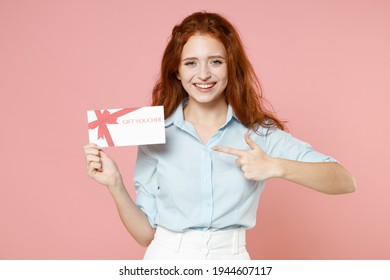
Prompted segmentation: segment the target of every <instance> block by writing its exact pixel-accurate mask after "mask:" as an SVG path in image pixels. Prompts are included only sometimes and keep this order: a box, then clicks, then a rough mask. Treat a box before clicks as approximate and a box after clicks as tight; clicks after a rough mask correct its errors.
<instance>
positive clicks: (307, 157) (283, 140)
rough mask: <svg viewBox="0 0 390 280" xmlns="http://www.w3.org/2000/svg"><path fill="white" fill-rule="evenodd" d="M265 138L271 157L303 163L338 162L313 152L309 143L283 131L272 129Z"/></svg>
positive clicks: (267, 150)
mask: <svg viewBox="0 0 390 280" xmlns="http://www.w3.org/2000/svg"><path fill="white" fill-rule="evenodd" d="M265 137H266V140H265V142H266V143H265V147H266V152H267V154H268V155H269V156H271V157H277V158H285V159H290V160H297V161H303V162H337V160H335V159H334V158H332V157H330V156H327V155H324V154H322V153H319V152H317V151H315V150H313V148H312V147H311V145H310V144H309V143H306V142H304V141H302V140H299V139H297V138H294V137H293V136H292V135H291V134H289V133H287V132H285V131H283V130H280V129H270V130H269V131H268V133H267V135H266V136H265Z"/></svg>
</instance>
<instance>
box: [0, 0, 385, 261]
mask: <svg viewBox="0 0 390 280" xmlns="http://www.w3.org/2000/svg"><path fill="white" fill-rule="evenodd" d="M204 9H206V10H208V11H215V12H220V13H222V14H224V15H226V16H227V17H228V18H229V19H230V20H231V21H232V22H233V23H234V24H235V25H236V26H237V28H238V29H239V31H240V33H241V35H242V38H243V41H244V43H245V46H246V49H247V52H248V55H249V56H250V59H251V61H252V63H253V65H254V67H255V69H256V71H257V73H258V75H259V77H260V79H261V81H262V84H263V87H264V90H265V95H266V97H267V98H268V100H269V101H270V102H271V103H272V104H273V106H274V107H275V109H276V111H277V113H278V115H279V116H280V117H281V118H283V119H287V120H289V128H290V132H291V133H292V134H293V135H295V136H296V137H298V138H301V139H303V140H306V141H308V142H310V143H311V144H312V145H313V146H314V148H316V149H317V150H319V151H322V152H323V153H327V154H330V155H332V156H334V157H335V158H337V159H338V160H339V161H340V162H341V163H342V164H343V165H344V166H346V167H347V168H348V169H349V170H350V171H351V172H352V173H353V174H354V175H355V177H356V178H357V182H358V189H357V192H356V193H354V194H351V195H345V196H329V195H323V194H320V193H316V192H313V191H309V190H307V189H305V188H303V187H300V186H297V185H294V184H291V183H287V182H285V181H281V180H273V181H270V182H269V183H268V185H267V187H266V190H265V192H264V194H263V196H262V198H261V201H260V208H259V212H258V221H257V227H256V228H255V229H253V230H251V231H250V232H249V234H248V235H249V237H248V246H249V251H250V253H251V255H252V258H255V259H389V258H390V242H389V241H388V240H389V236H390V223H389V217H388V215H389V213H390V203H389V197H390V188H389V187H390V185H389V182H388V178H387V175H388V174H387V173H388V172H389V171H388V168H389V164H388V159H389V158H390V153H389V149H388V148H387V145H388V143H390V137H389V132H390V130H389V127H388V126H387V125H386V123H385V120H387V121H388V120H389V119H390V113H389V109H388V107H389V105H390V98H389V93H390V82H389V81H390V78H389V77H390V52H389V50H390V32H389V26H390V2H389V1H387V0H382V1H381V0H360V1H359V0H344V1H339V0H331V1H312V0H298V1H281V0H277V1H266V0H262V1H249V0H241V1H236V0H234V1H222V0H221V1H210V0H207V1H204V0H198V1H182V0H165V1H150V0H146V1H127V0H123V1H118V0H116V1H96V0H89V1H79V0H70V1H52V0H46V1H44V0H39V1H27V0H25V1H23V0H13V1H5V0H2V1H0V92H1V110H0V117H1V131H2V132H1V140H0V141H1V147H2V151H1V161H0V164H1V169H0V170H1V177H0V178H1V186H0V225H1V229H0V259H138V258H141V257H142V255H143V252H144V248H141V247H140V246H138V245H137V244H136V243H135V242H134V241H133V240H132V238H131V237H130V236H129V235H128V234H127V232H126V230H125V229H124V227H123V226H122V224H121V222H120V220H119V217H118V215H117V212H116V208H115V206H114V203H113V201H112V199H111V197H110V195H109V194H108V192H107V191H106V190H105V188H104V187H103V186H100V185H97V184H96V183H95V182H93V181H92V180H90V179H89V178H88V177H87V175H86V174H85V166H84V158H83V152H82V146H83V145H84V144H86V143H87V141H88V139H87V120H86V110H88V109H96V108H117V107H125V106H140V105H146V104H148V102H149V94H150V91H151V88H152V87H153V84H154V80H155V78H156V76H157V74H158V71H159V63H160V58H161V55H162V51H163V49H164V47H165V44H166V42H167V38H168V36H169V34H170V31H171V29H172V27H173V25H174V24H176V23H178V22H179V21H180V20H182V19H183V17H185V16H186V15H188V14H190V13H192V12H194V11H199V10H204ZM386 143H387V145H385V144H386ZM108 152H109V153H110V155H111V156H112V157H114V158H115V159H116V161H117V163H118V165H119V167H120V168H121V170H122V173H123V176H124V178H125V182H126V184H127V187H128V189H129V190H130V192H131V194H132V195H134V192H133V186H132V173H133V167H134V160H135V153H136V148H135V147H125V148H116V149H113V148H110V149H108ZM386 162H387V163H386Z"/></svg>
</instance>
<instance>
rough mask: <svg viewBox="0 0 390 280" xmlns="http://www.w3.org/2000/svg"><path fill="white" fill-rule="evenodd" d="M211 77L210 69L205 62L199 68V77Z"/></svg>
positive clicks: (204, 78)
mask: <svg viewBox="0 0 390 280" xmlns="http://www.w3.org/2000/svg"><path fill="white" fill-rule="evenodd" d="M210 77H211V73H210V69H209V67H208V65H207V64H203V65H201V66H200V68H199V73H198V78H199V79H200V80H202V81H205V80H207V79H209V78H210Z"/></svg>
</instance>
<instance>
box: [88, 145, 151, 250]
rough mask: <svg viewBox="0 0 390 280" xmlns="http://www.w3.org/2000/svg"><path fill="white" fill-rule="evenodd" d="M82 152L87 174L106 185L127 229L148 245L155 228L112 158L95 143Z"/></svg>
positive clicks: (135, 237) (140, 242) (134, 236)
mask: <svg viewBox="0 0 390 280" xmlns="http://www.w3.org/2000/svg"><path fill="white" fill-rule="evenodd" d="M84 153H85V157H86V161H87V173H88V175H89V176H90V177H91V178H93V179H94V180H96V181H97V182H99V183H100V184H102V185H105V186H107V189H108V190H109V192H110V194H111V195H112V197H113V199H114V201H115V204H116V207H117V209H118V213H119V216H120V218H121V220H122V222H123V225H124V226H125V227H126V229H127V231H128V232H129V233H130V234H131V235H132V236H133V238H134V239H135V240H136V241H137V242H138V243H139V244H140V245H141V246H145V247H146V246H148V245H149V244H150V242H151V241H152V240H153V237H154V232H155V230H154V229H153V227H152V226H151V225H150V223H149V220H148V218H147V216H146V215H145V213H144V212H143V211H142V210H141V209H139V208H138V206H137V205H135V203H134V201H133V200H132V199H131V197H130V195H129V193H128V192H127V190H126V187H125V185H124V184H123V180H122V176H121V175H120V172H119V170H118V167H117V165H116V163H115V162H114V160H112V159H111V158H110V157H109V156H108V155H107V154H106V153H105V152H104V151H103V150H102V149H101V148H100V147H98V146H97V145H95V144H88V145H86V146H84Z"/></svg>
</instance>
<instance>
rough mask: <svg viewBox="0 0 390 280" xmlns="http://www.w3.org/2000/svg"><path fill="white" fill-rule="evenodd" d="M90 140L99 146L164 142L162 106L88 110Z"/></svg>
mask: <svg viewBox="0 0 390 280" xmlns="http://www.w3.org/2000/svg"><path fill="white" fill-rule="evenodd" d="M87 115H88V128H89V130H88V133H89V142H90V143H95V144H97V145H99V146H101V147H117V146H131V145H149V144H164V143H165V125H164V107H163V106H147V107H138V108H123V109H104V110H89V111H88V112H87Z"/></svg>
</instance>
